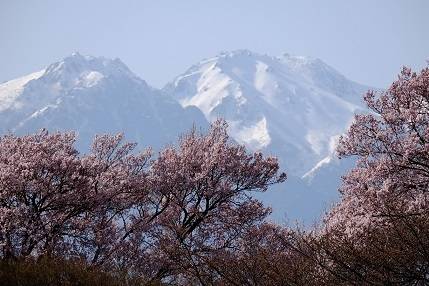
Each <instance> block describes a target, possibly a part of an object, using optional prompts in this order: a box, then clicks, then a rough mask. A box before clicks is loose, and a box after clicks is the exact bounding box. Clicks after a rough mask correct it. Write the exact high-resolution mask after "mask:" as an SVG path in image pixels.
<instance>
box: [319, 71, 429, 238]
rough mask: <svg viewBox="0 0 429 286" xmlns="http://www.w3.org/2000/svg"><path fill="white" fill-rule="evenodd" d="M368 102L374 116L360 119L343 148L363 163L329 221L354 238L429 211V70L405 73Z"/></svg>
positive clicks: (345, 185)
mask: <svg viewBox="0 0 429 286" xmlns="http://www.w3.org/2000/svg"><path fill="white" fill-rule="evenodd" d="M365 101H366V103H367V105H368V107H369V108H370V110H371V112H369V113H368V114H364V115H356V117H355V121H354V123H353V124H352V125H351V127H350V129H349V131H348V133H347V135H346V136H345V137H342V138H341V140H340V144H339V147H338V152H339V154H340V156H357V157H358V163H357V165H356V167H355V168H354V169H353V170H352V171H350V172H349V173H348V174H347V175H346V176H345V177H344V179H343V185H342V187H341V189H340V192H341V194H342V199H341V202H340V203H339V204H338V205H337V206H336V208H334V210H333V211H332V212H331V213H330V215H329V216H328V220H327V223H328V225H330V226H338V225H343V226H344V227H345V228H346V229H347V231H348V232H350V233H353V232H355V231H365V230H367V229H368V228H371V227H372V226H374V227H381V226H383V225H385V224H391V223H394V221H395V219H400V218H401V217H402V218H403V217H405V216H407V217H412V216H414V217H422V216H426V217H427V214H428V211H429V197H428V187H429V68H425V69H423V70H422V71H421V73H420V74H416V73H413V72H411V70H410V69H408V68H404V69H403V70H402V73H401V74H400V76H399V78H398V80H397V81H395V82H394V83H393V84H392V85H391V87H390V88H389V89H388V90H387V91H385V92H382V93H381V94H377V93H375V92H373V91H370V92H368V93H367V95H366V96H365Z"/></svg>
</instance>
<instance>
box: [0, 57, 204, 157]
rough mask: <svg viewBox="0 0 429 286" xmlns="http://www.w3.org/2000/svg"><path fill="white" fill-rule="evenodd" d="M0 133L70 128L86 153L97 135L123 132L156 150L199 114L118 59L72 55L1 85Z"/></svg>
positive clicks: (198, 123)
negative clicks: (152, 84) (148, 83)
mask: <svg viewBox="0 0 429 286" xmlns="http://www.w3.org/2000/svg"><path fill="white" fill-rule="evenodd" d="M0 120H1V122H2V126H1V127H0V128H1V129H0V131H1V132H2V133H5V132H7V131H12V132H16V133H18V134H25V133H29V132H34V131H35V130H38V129H40V128H47V129H49V130H75V131H77V132H78V136H79V141H78V143H79V146H80V147H82V148H84V149H86V148H87V146H88V145H89V144H90V142H91V141H92V138H93V136H94V134H97V133H117V132H124V133H125V136H126V138H127V140H130V141H135V142H139V143H141V144H143V145H150V146H154V147H155V148H159V147H161V146H162V145H165V144H167V143H171V142H174V141H175V140H176V138H177V136H178V134H179V133H181V132H184V131H187V130H189V129H190V128H191V127H192V125H193V124H195V125H196V126H203V127H205V126H207V122H206V120H205V119H204V116H203V115H202V114H201V112H200V111H199V110H198V109H197V108H195V107H191V108H182V107H181V106H180V105H179V104H178V103H177V102H176V101H174V100H172V99H171V98H169V97H167V96H165V95H162V94H161V93H160V92H159V91H157V90H155V89H153V88H151V87H150V86H148V85H147V84H146V82H145V81H143V80H141V79H140V78H138V77H137V76H136V75H134V74H133V73H132V72H131V71H130V70H129V69H128V68H127V67H126V66H125V65H124V64H123V63H122V62H121V61H120V60H118V59H115V60H110V59H105V58H95V57H89V56H82V55H80V54H78V53H75V54H72V55H71V56H69V57H67V58H65V59H64V60H62V61H60V62H57V63H54V64H51V65H50V66H48V67H47V68H46V69H45V70H43V71H40V72H37V73H34V74H32V75H29V76H27V77H24V78H21V79H17V80H13V81H9V82H6V83H4V84H2V85H0Z"/></svg>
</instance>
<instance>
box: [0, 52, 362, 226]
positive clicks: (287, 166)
mask: <svg viewBox="0 0 429 286" xmlns="http://www.w3.org/2000/svg"><path fill="white" fill-rule="evenodd" d="M368 89H370V87H368V86H364V85H361V84H358V83H355V82H353V81H350V80H348V79H347V78H345V77H344V76H342V75H341V74H340V73H339V72H337V71H336V70H334V69H333V68H332V67H330V66H328V65H327V64H325V63H324V62H323V61H321V60H319V59H313V58H309V57H297V56H291V55H288V54H284V55H282V56H280V57H272V56H268V55H260V54H256V53H253V52H250V51H247V50H238V51H232V52H224V53H221V54H219V55H217V56H215V57H213V58H210V59H206V60H202V61H200V62H199V63H197V64H196V65H194V66H192V67H191V68H189V69H188V70H187V71H186V72H185V73H183V74H182V75H180V76H178V77H176V78H175V79H174V80H173V81H172V82H171V83H169V84H167V85H166V86H165V87H164V88H163V89H162V90H157V89H154V88H152V87H150V86H149V85H148V84H147V83H146V82H145V81H144V80H142V79H140V78H139V77H137V76H136V75H135V74H134V73H132V72H131V71H130V70H129V69H128V68H127V67H126V65H125V64H123V63H122V62H121V61H120V60H119V59H114V60H111V59H106V58H102V57H91V56H82V55H80V54H78V53H74V54H72V55H71V56H69V57H66V58H65V59H63V60H62V61H59V62H56V63H53V64H51V65H49V66H48V67H47V68H46V69H45V70H42V71H39V72H36V73H33V74H30V75H27V76H25V77H22V78H18V79H15V80H11V81H8V82H5V83H3V84H1V85H0V122H2V124H1V125H0V133H2V134H4V133H7V132H15V133H17V134H25V133H29V132H34V131H36V130H38V129H40V128H46V129H48V130H75V131H77V132H78V135H79V142H78V146H79V148H81V149H82V150H86V149H87V148H88V146H89V143H90V141H91V140H92V138H93V136H94V134H97V133H107V132H108V133H116V132H120V131H123V132H124V133H125V135H126V138H127V139H128V140H130V141H135V142H138V143H140V146H141V147H143V146H147V145H150V146H153V147H154V148H155V149H159V148H161V147H162V146H164V145H166V144H170V143H174V142H175V141H176V139H177V136H178V135H179V134H180V133H183V132H185V131H187V130H189V129H191V128H192V126H193V125H195V126H197V127H198V128H202V129H205V128H207V126H208V122H212V121H214V120H215V119H216V118H218V117H222V118H225V119H226V120H227V122H228V123H229V126H230V130H229V131H230V134H231V136H232V137H233V138H234V139H235V140H236V141H237V142H238V143H240V144H244V145H245V146H246V147H247V148H248V149H249V150H251V151H256V150H262V151H263V152H264V153H266V154H272V155H275V156H277V157H279V159H280V162H281V166H282V168H283V169H284V170H286V171H287V172H288V174H289V180H288V182H287V183H286V184H284V185H282V186H277V187H275V190H273V191H272V192H268V193H266V194H261V195H259V196H260V198H261V199H262V200H264V201H265V202H266V203H267V204H269V205H272V207H273V209H274V215H273V218H274V219H276V220H282V218H283V215H284V213H286V216H287V217H288V218H289V219H291V220H295V219H299V220H301V221H304V222H306V223H310V222H311V221H312V220H313V219H315V218H316V217H318V215H320V213H321V212H322V210H323V208H324V207H327V204H329V202H332V201H333V200H334V199H335V198H336V197H337V192H336V189H337V187H338V183H339V178H340V175H341V174H342V173H344V172H345V171H346V170H347V169H348V168H349V167H350V164H352V162H349V161H341V162H340V161H338V159H336V157H335V154H334V150H335V146H336V143H337V139H338V137H339V135H340V134H342V133H343V132H344V131H345V130H346V129H347V127H348V126H349V124H350V123H351V121H352V119H353V115H354V113H356V112H364V111H365V108H364V106H363V104H362V100H361V98H362V94H363V93H365V92H366V91H367V90H368Z"/></svg>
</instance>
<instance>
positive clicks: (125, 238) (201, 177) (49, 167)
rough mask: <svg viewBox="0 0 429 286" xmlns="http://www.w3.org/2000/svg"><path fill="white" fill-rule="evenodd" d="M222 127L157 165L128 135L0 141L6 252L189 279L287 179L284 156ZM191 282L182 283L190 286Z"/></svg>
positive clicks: (254, 218) (187, 138)
mask: <svg viewBox="0 0 429 286" xmlns="http://www.w3.org/2000/svg"><path fill="white" fill-rule="evenodd" d="M226 129H227V126H226V123H225V122H224V121H221V120H219V121H217V122H216V123H214V124H213V126H212V128H211V130H210V131H209V132H208V134H207V135H203V134H199V133H198V132H196V131H195V130H193V131H192V132H190V133H189V134H185V135H184V136H183V137H182V138H181V139H180V141H179V144H178V145H177V146H171V147H168V148H165V149H164V150H162V151H161V152H160V153H159V155H158V156H157V157H156V158H155V159H151V152H150V150H144V151H142V152H136V150H135V147H136V145H135V144H130V143H123V142H122V139H123V138H122V137H123V136H122V135H116V136H110V135H104V136H97V137H96V138H95V140H94V143H93V147H92V150H91V152H90V153H89V154H86V155H82V154H79V152H78V151H77V150H76V149H75V148H74V147H73V146H74V142H75V135H74V134H72V133H53V134H50V133H48V132H47V131H41V132H39V133H37V134H34V135H27V136H23V137H17V136H14V135H6V136H3V137H1V138H0V210H1V212H0V247H1V248H0V255H1V257H2V258H3V259H10V258H23V257H24V258H25V257H39V256H42V255H47V256H59V257H62V258H65V259H72V258H79V259H84V260H85V261H86V262H87V263H88V264H89V265H94V266H97V267H101V268H103V269H106V270H109V271H112V270H115V271H124V272H126V273H129V274H130V275H132V276H134V277H142V278H144V279H145V280H147V281H152V282H153V283H157V282H161V281H163V282H165V281H167V282H168V281H180V280H181V281H191V280H193V279H197V280H198V281H200V282H201V281H203V280H201V279H202V278H201V277H199V276H198V275H199V270H198V269H200V268H201V269H202V268H203V267H205V266H204V265H205V263H206V259H205V258H204V257H205V256H210V253H212V252H215V251H220V250H221V249H225V248H228V247H231V245H233V242H234V241H235V240H236V239H238V238H239V237H241V236H242V235H244V234H245V233H247V232H248V229H249V228H252V227H255V226H256V225H258V224H260V223H262V221H263V220H264V219H265V218H266V216H267V215H268V214H269V212H270V210H269V209H267V208H265V207H263V206H262V204H261V203H260V202H258V201H256V200H254V199H252V197H251V196H250V192H252V191H266V190H267V188H268V186H269V185H271V184H276V183H280V182H282V181H284V180H285V178H286V175H285V174H284V173H279V166H278V162H277V159H275V158H273V157H263V156H262V155H261V154H260V153H255V154H249V153H247V151H246V150H245V148H244V147H243V146H239V145H236V144H235V143H233V142H231V140H230V139H229V137H228V135H227V132H226ZM184 283H185V282H184Z"/></svg>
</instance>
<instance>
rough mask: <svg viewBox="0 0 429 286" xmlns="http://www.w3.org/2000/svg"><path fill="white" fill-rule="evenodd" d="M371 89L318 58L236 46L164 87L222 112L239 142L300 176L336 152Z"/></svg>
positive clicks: (185, 101) (211, 113)
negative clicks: (270, 53) (282, 161)
mask: <svg viewBox="0 0 429 286" xmlns="http://www.w3.org/2000/svg"><path fill="white" fill-rule="evenodd" d="M367 89H368V88H367V87H365V86H362V85H359V84H357V83H354V82H351V81H349V80H347V79H346V78H344V77H343V76H342V75H340V74H339V73H338V72H336V71H335V70H334V69H332V68H331V67H329V66H328V65H326V64H325V63H323V62H322V61H321V60H319V59H311V58H307V57H293V56H290V55H287V54H285V55H283V56H282V57H270V56H266V55H259V54H255V53H252V52H250V51H246V50H239V51H234V52H229V53H222V54H220V55H218V56H216V57H214V58H211V59H208V60H204V61H201V62H200V63H199V64H198V65H195V66H193V67H191V68H190V69H189V70H188V71H187V72H185V73H184V74H183V75H181V76H179V77H177V78H176V79H175V80H174V81H173V82H172V83H171V84H169V85H167V86H166V87H165V89H164V91H165V92H167V93H169V94H171V95H172V96H173V97H175V98H177V99H178V101H179V102H180V103H181V104H182V106H196V107H198V108H199V109H200V110H201V111H202V112H203V113H204V115H205V116H206V118H207V119H208V120H209V121H213V120H215V119H216V118H217V117H224V118H225V119H227V121H228V122H229V123H230V132H231V134H232V136H233V137H234V138H235V139H236V140H237V141H238V142H240V143H243V144H245V145H246V146H247V147H249V148H250V149H253V150H257V149H262V150H271V151H275V154H277V155H279V156H280V157H281V158H284V159H285V162H287V168H288V169H289V171H290V172H292V173H293V174H295V175H300V176H302V175H304V174H305V173H306V172H308V171H309V170H311V169H312V168H313V167H314V166H315V165H316V164H317V163H318V162H319V161H320V160H322V159H324V158H326V157H327V156H328V155H329V154H330V153H332V151H333V147H332V144H333V143H332V142H333V141H335V138H337V137H338V134H341V133H342V132H344V130H345V129H346V127H347V126H348V124H349V123H350V120H351V119H352V116H353V114H354V113H355V112H356V111H358V110H360V109H361V95H362V93H363V92H365V91H366V90H367Z"/></svg>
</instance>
